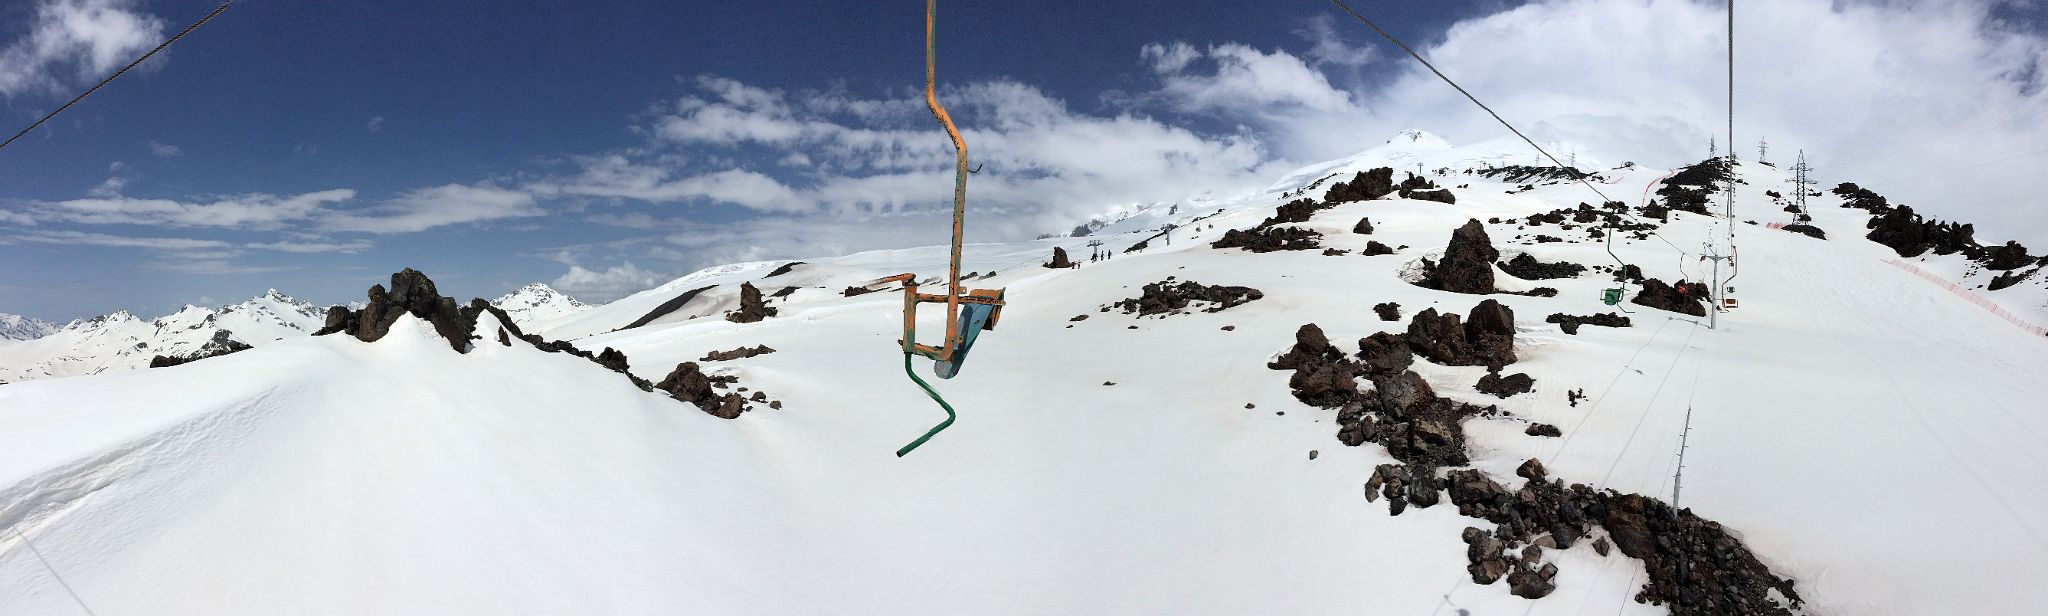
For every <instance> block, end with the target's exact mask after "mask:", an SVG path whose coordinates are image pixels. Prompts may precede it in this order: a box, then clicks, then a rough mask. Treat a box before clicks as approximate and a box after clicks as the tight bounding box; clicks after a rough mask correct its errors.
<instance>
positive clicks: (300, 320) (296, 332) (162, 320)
mask: <svg viewBox="0 0 2048 616" xmlns="http://www.w3.org/2000/svg"><path fill="white" fill-rule="evenodd" d="M323 319H324V315H323V314H322V313H321V311H320V309H318V308H315V307H313V305H312V304H308V303H305V302H301V301H298V300H295V299H292V298H291V296H288V295H285V294H283V293H279V292H278V291H277V290H276V289H271V290H270V291H268V292H266V293H264V294H263V295H260V296H257V297H255V298H252V299H250V300H248V301H245V302H242V303H239V304H231V305H227V306H222V307H220V308H218V309H214V308H204V307H200V306H192V305H187V306H185V307H184V308H182V309H179V310H178V311H177V312H174V313H171V314H168V315H164V316H162V317H158V318H155V319H152V320H149V321H144V320H142V319H140V318H137V317H136V316H135V315H133V314H130V313H129V312H128V311H125V310H124V311H120V312H116V313H114V314H110V315H105V316H101V317H95V318H92V319H82V320H77V321H72V322H71V323H70V324H67V325H65V326H63V327H61V328H58V329H57V330H56V331H54V332H51V333H50V334H49V335H46V336H42V337H40V338H36V339H34V340H22V341H0V383H6V382H14V381H24V380H28V379H37V378H50V377H64V376H76V375H83V374H99V373H102V372H108V371H115V370H130V369H135V368H145V367H148V366H149V363H150V360H151V359H153V358H155V357H156V356H159V355H162V356H166V357H185V356H189V355H193V354H195V353H200V352H202V351H204V350H206V349H208V348H213V347H218V346H219V345H221V344H223V341H225V340H234V341H237V342H240V343H243V344H249V345H259V346H260V345H264V344H269V343H272V342H276V341H279V340H283V339H286V338H292V337H297V336H304V335H306V334H309V333H312V332H313V330H316V329H319V328H320V325H321V324H322V322H323ZM223 332H225V334H224V333H223ZM223 336H224V337H223Z"/></svg>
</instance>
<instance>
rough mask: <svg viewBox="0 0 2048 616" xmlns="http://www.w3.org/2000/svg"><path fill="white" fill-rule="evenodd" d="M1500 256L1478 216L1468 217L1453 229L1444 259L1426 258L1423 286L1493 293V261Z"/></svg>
mask: <svg viewBox="0 0 2048 616" xmlns="http://www.w3.org/2000/svg"><path fill="white" fill-rule="evenodd" d="M1499 258H1500V251H1498V250H1494V248H1493V241H1492V240H1490V239H1488V238H1487V237H1486V227H1485V226H1484V225H1482V224H1480V222H1479V221H1478V220H1477V219H1474V220H1469V221H1466V223H1465V225H1464V226H1462V227H1458V230H1457V231H1453V232H1451V243H1450V246H1449V247H1448V248H1445V249H1444V258H1443V262H1441V263H1436V262H1431V261H1429V260H1427V259H1424V260H1423V262H1422V263H1423V279H1422V286H1424V287H1428V288H1431V289H1437V290H1439V291H1450V292H1453V293H1477V294H1485V293H1492V292H1493V262H1494V261H1495V260H1496V259H1499Z"/></svg>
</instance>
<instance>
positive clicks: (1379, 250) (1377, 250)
mask: <svg viewBox="0 0 2048 616" xmlns="http://www.w3.org/2000/svg"><path fill="white" fill-rule="evenodd" d="M1359 254H1361V255H1365V256H1368V257H1377V256H1380V255H1390V254H1394V249H1392V248H1388V247H1387V245H1386V244H1381V243H1379V241H1378V240H1373V241H1370V242H1366V243H1365V250H1364V251H1362V252H1360V253H1359Z"/></svg>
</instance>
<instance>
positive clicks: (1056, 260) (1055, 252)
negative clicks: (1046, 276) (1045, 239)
mask: <svg viewBox="0 0 2048 616" xmlns="http://www.w3.org/2000/svg"><path fill="white" fill-rule="evenodd" d="M1091 241H1092V240H1091ZM1044 265H1045V266H1046V267H1049V268H1052V269H1067V268H1070V267H1073V266H1074V262H1073V261H1069V260H1067V249H1065V248H1061V247H1058V246H1054V247H1052V262H1050V263H1045V264H1044Z"/></svg>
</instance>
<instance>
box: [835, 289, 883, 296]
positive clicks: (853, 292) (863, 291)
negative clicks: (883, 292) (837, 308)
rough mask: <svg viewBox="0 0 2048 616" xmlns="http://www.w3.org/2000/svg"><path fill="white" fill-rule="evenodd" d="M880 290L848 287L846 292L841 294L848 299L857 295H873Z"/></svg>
mask: <svg viewBox="0 0 2048 616" xmlns="http://www.w3.org/2000/svg"><path fill="white" fill-rule="evenodd" d="M879 290H880V289H870V288H867V287H847V288H846V290H845V291H841V292H840V293H842V294H844V295H846V296H847V297H853V296H855V295H867V294H869V293H873V292H875V291H879Z"/></svg>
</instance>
